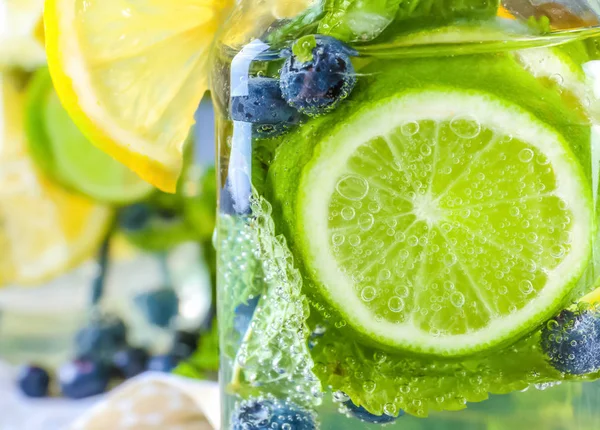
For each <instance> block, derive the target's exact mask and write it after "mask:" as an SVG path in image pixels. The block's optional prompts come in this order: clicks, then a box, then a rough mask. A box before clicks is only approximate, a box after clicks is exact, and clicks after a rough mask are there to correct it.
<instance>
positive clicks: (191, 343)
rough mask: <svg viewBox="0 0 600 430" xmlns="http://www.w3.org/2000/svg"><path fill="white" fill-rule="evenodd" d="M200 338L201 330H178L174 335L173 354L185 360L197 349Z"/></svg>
mask: <svg viewBox="0 0 600 430" xmlns="http://www.w3.org/2000/svg"><path fill="white" fill-rule="evenodd" d="M199 340H200V333H199V332H195V333H194V332H190V331H185V330H178V331H177V332H175V336H173V345H172V347H171V352H170V354H171V355H174V356H175V357H177V358H178V359H179V360H185V359H186V358H188V357H189V356H190V355H192V354H193V353H194V351H196V348H198V341H199Z"/></svg>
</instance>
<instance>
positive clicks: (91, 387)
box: [58, 358, 110, 399]
mask: <svg viewBox="0 0 600 430" xmlns="http://www.w3.org/2000/svg"><path fill="white" fill-rule="evenodd" d="M109 380H110V371H109V368H108V366H106V365H105V364H104V363H102V362H100V361H97V360H90V359H85V358H84V359H78V360H74V361H71V362H68V363H65V364H63V365H62V366H61V367H60V369H59V370H58V382H59V384H60V388H61V391H62V394H63V395H64V396H65V397H68V398H70V399H83V398H85V397H91V396H95V395H97V394H101V393H103V392H105V391H106V388H107V386H108V382H109Z"/></svg>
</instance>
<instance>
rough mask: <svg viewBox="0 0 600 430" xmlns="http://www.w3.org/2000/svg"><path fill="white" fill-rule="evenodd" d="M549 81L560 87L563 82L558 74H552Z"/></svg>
mask: <svg viewBox="0 0 600 430" xmlns="http://www.w3.org/2000/svg"><path fill="white" fill-rule="evenodd" d="M550 79H552V80H553V81H554V82H556V84H557V85H562V84H563V81H564V79H563V77H562V75H561V74H559V73H553V74H552V75H550Z"/></svg>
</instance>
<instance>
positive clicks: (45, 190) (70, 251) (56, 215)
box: [0, 74, 112, 285]
mask: <svg viewBox="0 0 600 430" xmlns="http://www.w3.org/2000/svg"><path fill="white" fill-rule="evenodd" d="M21 87H22V83H21V82H18V79H17V78H14V77H13V75H9V74H0V132H1V134H0V249H2V252H1V253H0V285H4V284H8V283H15V284H19V285H24V284H33V283H38V282H42V281H45V280H48V279H50V278H51V277H53V276H55V275H58V274H60V273H63V272H64V271H66V270H68V269H69V268H71V267H73V266H74V265H76V264H78V263H80V262H82V261H84V260H85V259H87V258H88V257H90V256H91V255H92V254H93V253H94V252H95V250H96V248H97V247H98V245H99V244H100V242H101V241H102V239H103V237H104V236H105V234H106V232H107V230H108V228H109V225H110V222H111V219H112V211H111V209H110V208H108V207H106V206H103V205H100V204H96V203H94V202H93V201H91V200H89V199H87V198H84V197H81V196H79V195H74V194H71V193H69V192H67V191H65V190H63V189H62V188H60V187H58V186H57V185H55V184H53V183H52V182H49V181H48V180H47V179H46V178H45V177H44V176H42V175H40V174H39V173H38V171H37V170H36V167H35V165H34V163H33V160H32V159H31V158H30V157H29V155H28V153H27V147H26V144H25V136H24V134H25V133H24V130H23V111H24V108H23V107H24V103H25V100H24V98H25V96H24V94H23V92H22V91H20V89H19V88H21Z"/></svg>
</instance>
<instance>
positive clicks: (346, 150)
mask: <svg viewBox="0 0 600 430" xmlns="http://www.w3.org/2000/svg"><path fill="white" fill-rule="evenodd" d="M474 112H476V113H477V119H478V121H479V123H480V124H481V127H485V128H487V129H489V130H492V131H493V132H495V133H498V134H499V135H503V136H507V135H510V136H512V138H513V139H518V140H520V141H523V142H526V143H527V144H529V145H531V147H532V148H535V150H536V151H540V153H541V154H543V155H544V156H545V157H547V159H548V161H549V163H548V164H549V165H550V166H552V169H553V170H554V172H555V173H556V188H555V190H554V191H553V195H554V196H555V197H556V198H558V199H560V200H561V201H562V202H564V206H565V208H568V213H569V215H570V216H571V218H572V219H573V221H572V222H571V223H570V225H569V232H568V233H569V234H570V235H571V240H572V244H573V246H571V247H570V249H569V252H566V253H565V256H564V258H561V259H559V261H557V263H556V264H555V266H554V267H552V266H551V265H550V266H549V267H547V268H545V269H544V270H546V271H547V277H546V281H545V284H544V285H543V288H542V289H541V291H538V293H537V296H536V297H535V298H534V299H532V300H530V301H529V302H528V303H526V304H524V305H523V306H522V307H521V308H520V309H518V310H514V311H512V312H511V313H510V314H505V315H495V318H491V319H490V320H489V321H487V322H486V323H485V324H480V326H479V327H476V328H475V329H469V327H466V328H465V330H464V333H461V334H458V333H454V334H452V335H447V336H440V335H439V334H436V333H433V332H432V331H424V330H422V329H420V328H418V327H416V326H414V325H412V324H411V322H399V321H395V322H391V321H387V320H385V319H382V318H380V317H376V316H375V315H373V312H372V310H370V309H369V307H368V306H366V305H365V301H364V300H361V298H360V297H359V296H358V294H356V293H355V282H354V281H353V280H352V279H351V277H350V275H348V274H345V273H343V271H344V268H343V267H341V266H340V263H339V262H338V261H337V260H336V257H335V256H334V253H333V252H332V250H331V248H332V246H331V242H330V239H329V238H331V237H332V233H331V231H330V229H329V223H328V222H327V220H328V219H329V217H330V213H329V210H330V208H329V203H330V201H331V196H332V195H333V194H334V192H335V190H336V183H338V181H339V179H340V177H341V176H342V175H343V174H344V170H343V169H345V168H346V166H347V164H348V161H349V159H350V157H351V156H352V154H353V153H354V152H355V151H356V150H357V149H358V148H359V147H360V146H362V145H363V144H364V143H365V142H369V141H371V140H373V139H374V138H377V137H379V136H385V135H386V134H389V133H391V132H392V131H393V130H394V129H395V128H397V127H400V125H401V124H403V123H411V122H415V121H417V122H418V121H419V120H437V121H451V120H452V119H453V118H455V117H457V116H468V115H471V114H472V113H474ZM391 118H393V120H390V119H391ZM586 184H587V181H586V178H585V175H584V174H583V172H582V171H581V168H580V166H579V165H578V161H577V159H576V158H575V156H574V155H573V154H572V153H571V151H570V150H569V147H568V145H567V144H566V142H565V141H564V139H563V138H562V137H561V136H560V135H558V134H557V133H556V132H555V131H554V130H552V129H551V128H550V127H548V126H546V125H545V124H544V123H542V122H540V121H539V120H538V119H536V118H535V117H533V116H532V115H531V114H529V113H528V112H527V111H524V110H523V109H522V108H520V107H518V106H517V105H513V104H510V103H508V102H505V101H502V100H500V99H497V98H495V97H493V96H491V95H489V94H485V93H479V92H475V91H456V90H452V89H439V88H438V89H430V90H423V91H415V92H408V93H405V94H402V95H398V96H396V97H392V98H390V99H387V100H384V101H382V102H380V103H378V104H376V105H370V106H368V107H367V108H365V109H363V110H361V111H359V112H357V113H356V114H355V115H354V116H353V117H352V118H350V119H349V120H347V121H345V122H344V124H342V125H340V126H339V127H338V128H337V129H336V130H335V131H334V132H333V133H331V134H330V135H329V136H328V138H326V139H324V140H323V141H322V142H321V143H320V144H318V145H317V147H316V148H315V152H314V156H313V159H312V161H311V162H310V163H309V164H308V165H307V166H306V167H305V168H304V170H303V173H302V177H301V183H300V187H299V190H300V191H299V196H298V206H297V210H298V211H299V216H298V218H297V223H296V226H295V227H296V229H297V231H298V233H299V234H298V236H299V240H300V242H301V243H300V246H299V248H300V249H301V250H302V252H303V260H304V264H305V265H306V266H307V268H308V271H309V273H312V274H313V276H312V278H313V279H314V281H315V282H316V284H317V286H318V288H319V290H320V292H321V293H322V294H323V296H324V297H325V298H326V299H327V300H328V301H329V302H330V303H331V304H332V305H333V306H334V307H335V308H336V309H337V310H338V311H339V312H340V314H341V315H342V316H343V317H344V318H345V319H346V320H347V322H348V324H350V325H351V326H353V327H354V329H356V330H357V331H358V332H360V333H362V334H363V335H364V336H365V337H366V338H368V339H370V340H372V341H375V342H378V343H380V344H383V345H386V346H388V347H391V348H394V349H401V350H408V351H413V352H418V353H427V354H435V355H444V356H457V355H464V354H471V353H473V352H476V351H480V350H485V349H487V348H490V347H492V346H495V345H497V344H500V343H502V342H505V341H508V340H509V339H512V338H515V337H516V336H519V335H522V334H524V333H526V332H528V331H530V330H532V329H533V328H534V327H536V326H537V325H539V324H540V323H541V322H542V321H543V320H544V319H546V318H548V317H550V316H551V315H552V314H553V313H554V312H555V311H556V310H557V309H558V308H559V307H560V306H561V304H562V303H563V302H564V300H565V297H566V296H567V295H568V294H569V292H570V290H571V289H572V288H573V286H574V284H575V283H576V282H577V280H578V278H579V277H580V276H581V274H582V273H583V271H584V270H585V268H586V264H587V261H588V259H589V256H590V253H591V241H590V238H591V237H592V232H593V229H594V226H593V217H592V208H593V205H592V203H591V201H592V199H591V195H590V191H589V189H588V187H587V186H586ZM504 186H506V185H504ZM440 231H441V230H440ZM317 238H318V239H317ZM467 272H468V271H467V270H464V273H465V274H466V275H467V276H468V273H467Z"/></svg>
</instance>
